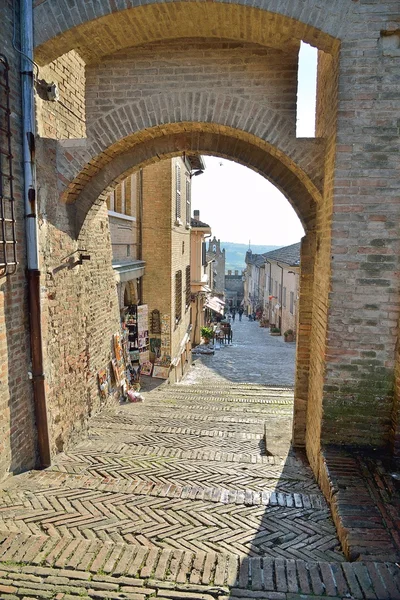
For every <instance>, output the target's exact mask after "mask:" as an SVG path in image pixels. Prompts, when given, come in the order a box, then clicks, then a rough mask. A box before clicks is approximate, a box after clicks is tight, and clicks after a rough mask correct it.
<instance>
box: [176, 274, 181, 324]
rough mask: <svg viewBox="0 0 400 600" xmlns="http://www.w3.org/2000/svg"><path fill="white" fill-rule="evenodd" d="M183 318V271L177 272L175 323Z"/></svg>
mask: <svg viewBox="0 0 400 600" xmlns="http://www.w3.org/2000/svg"><path fill="white" fill-rule="evenodd" d="M181 318H182V271H177V272H176V274H175V325H178V323H179V321H180V320H181Z"/></svg>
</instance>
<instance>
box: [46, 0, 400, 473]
mask: <svg viewBox="0 0 400 600" xmlns="http://www.w3.org/2000/svg"><path fill="white" fill-rule="evenodd" d="M128 4H131V3H128V2H127V3H120V7H121V10H115V11H113V10H112V8H111V6H110V5H109V3H108V2H106V1H105V0H104V2H99V3H97V4H96V9H95V11H94V12H91V13H90V14H89V13H88V12H87V11H86V9H85V8H84V7H80V8H79V9H78V10H76V11H75V12H74V10H73V9H70V8H69V7H67V6H65V7H63V9H62V10H56V7H57V6H58V5H57V2H56V1H55V0H49V1H48V2H46V3H44V4H38V6H37V7H36V9H35V12H36V14H35V19H36V23H37V27H36V44H37V60H38V61H39V63H40V64H42V65H48V66H47V67H46V69H49V71H50V72H51V73H53V72H54V73H56V72H57V68H55V67H54V69H53V67H52V66H51V64H50V63H51V61H55V62H57V61H61V63H62V61H63V55H65V53H71V52H72V53H75V54H73V55H72V56H69V57H68V60H69V61H70V62H71V63H72V62H73V61H77V62H78V63H79V65H80V68H81V71H82V73H83V72H84V64H85V63H86V72H87V76H88V80H87V85H86V102H85V101H83V100H82V97H81V96H80V103H79V102H78V105H79V111H80V112H79V118H80V119H81V121H82V122H83V121H84V124H85V128H83V127H81V129H80V130H79V131H81V133H79V131H77V129H78V128H76V127H75V128H73V127H72V126H70V124H69V123H68V120H67V119H65V127H64V129H62V128H60V131H56V132H55V133H54V136H53V137H55V138H56V139H59V140H61V141H60V142H58V144H57V150H56V154H57V165H58V167H59V181H58V182H57V184H58V190H59V193H60V195H63V198H64V199H66V200H67V201H68V202H69V205H68V206H69V209H68V210H69V218H70V221H69V223H71V222H72V223H73V224H74V226H73V231H70V232H69V233H70V235H71V236H72V238H74V239H76V230H75V224H76V223H77V222H78V229H80V232H81V234H84V237H85V236H87V235H89V232H88V230H87V228H86V224H88V223H89V222H90V217H91V216H92V217H93V218H94V219H95V218H96V214H97V213H96V210H97V207H98V210H100V211H101V206H100V204H101V202H99V203H98V205H96V202H97V198H99V197H101V192H102V190H104V189H105V188H107V186H108V185H112V183H113V182H115V181H117V180H118V177H121V176H122V175H123V174H124V173H125V172H128V171H129V169H131V168H132V165H135V164H136V165H139V164H146V163H147V162H151V161H152V160H154V158H155V157H156V158H158V157H157V151H160V152H161V154H160V156H173V155H175V154H177V153H178V152H181V151H182V150H185V149H186V148H187V149H190V150H192V151H199V152H200V151H207V148H208V151H209V152H216V153H217V154H218V155H221V156H231V157H234V158H235V160H238V161H239V162H241V163H242V164H246V165H247V166H252V167H253V168H255V169H256V170H258V172H260V173H263V174H264V175H265V176H267V177H269V178H270V179H271V180H272V181H274V182H276V183H277V184H278V186H279V187H280V188H281V189H282V190H285V193H286V195H287V197H290V198H291V200H292V202H293V205H294V206H296V207H297V211H298V214H299V215H300V216H301V217H302V220H303V222H306V224H307V230H308V231H309V235H308V238H307V240H306V241H305V243H304V244H303V251H302V252H303V253H302V256H303V264H306V257H307V269H306V270H305V272H304V273H303V275H302V278H303V287H302V289H303V291H304V290H306V296H307V298H308V299H310V298H312V310H310V306H309V304H310V303H309V302H307V301H306V297H305V296H304V303H303V308H304V310H303V318H304V328H303V335H304V337H305V338H307V339H308V340H309V344H308V346H307V347H306V346H304V348H306V350H305V352H304V353H302V355H301V357H300V360H301V364H302V365H303V368H304V371H303V375H304V377H303V378H302V380H303V383H304V382H305V381H307V382H308V381H309V384H308V383H307V389H306V387H304V388H303V390H304V392H303V397H302V398H301V402H302V403H303V408H304V410H303V417H304V414H305V413H306V412H307V427H306V423H305V419H304V418H303V422H302V424H301V426H299V431H300V430H301V431H302V433H301V434H299V440H300V439H303V440H304V431H305V429H307V434H306V442H307V448H308V452H309V456H310V459H311V463H312V464H313V466H314V468H315V469H318V450H319V444H320V440H322V442H327V443H331V442H337V443H349V442H350V443H355V444H365V443H367V444H374V445H377V446H382V445H384V444H386V443H387V442H388V440H389V437H390V435H392V439H394V436H395V432H396V430H397V416H396V411H395V410H393V389H394V365H395V344H396V339H397V330H395V325H394V323H395V322H396V323H397V317H398V309H397V308H396V309H395V310H394V309H393V310H392V308H390V310H389V308H388V310H386V311H385V310H383V308H381V307H382V306H383V307H385V306H386V307H392V306H393V305H392V302H393V295H395V296H396V298H397V297H398V293H399V286H398V281H397V275H396V273H397V272H398V263H399V259H398V258H393V259H392V260H388V257H390V256H391V257H398V255H399V253H398V252H397V245H396V244H397V237H396V232H395V230H394V227H393V223H396V222H398V220H399V217H400V215H399V207H398V206H397V205H396V204H395V203H393V202H392V201H391V198H392V196H393V194H394V191H395V190H397V189H398V186H397V183H396V177H395V167H394V166H393V165H392V164H391V163H390V160H388V159H387V157H388V155H389V154H390V148H392V149H393V150H395V149H396V144H397V133H396V134H394V133H393V132H394V129H395V128H396V116H395V115H396V112H397V111H396V109H395V107H394V106H393V110H392V109H390V110H388V109H387V106H388V104H387V103H388V102H392V101H393V98H392V97H391V85H392V84H391V82H392V81H393V74H394V73H393V69H394V67H393V63H392V62H390V61H391V59H390V52H391V51H390V47H391V46H390V44H389V45H388V44H386V43H385V42H384V40H386V38H388V37H390V36H391V35H392V34H393V31H392V29H393V25H392V23H393V14H390V10H389V9H387V7H378V8H377V9H376V10H375V8H376V7H375V8H374V7H371V8H369V7H368V6H364V5H363V6H362V7H361V6H360V5H359V4H357V3H349V2H341V3H331V2H328V1H323V3H322V5H321V2H318V3H316V2H314V1H313V0H307V1H306V2H302V3H287V2H286V1H277V2H276V3H274V10H269V11H266V10H265V9H264V7H262V6H260V7H254V8H250V7H248V6H246V5H245V4H244V3H241V2H238V3H236V4H229V5H228V4H225V3H216V2H209V3H206V4H202V3H201V4H200V3H192V2H188V3H180V2H170V3H164V4H158V3H149V4H146V5H142V6H134V7H132V6H130V7H128ZM96 10H97V12H96ZM71 11H72V12H71ZM392 12H393V11H392ZM228 24H229V27H228ZM355 32H356V33H355ZM382 32H383V33H382ZM396 35H397V34H396ZM193 40H195V41H196V40H197V46H196V47H194V41H193ZM300 40H304V41H308V42H310V43H312V44H314V45H316V46H318V48H319V49H320V61H319V75H318V86H319V93H318V101H317V138H323V139H324V142H321V141H320V139H317V140H311V141H310V140H309V141H303V140H296V139H295V120H296V116H295V108H294V104H295V85H294V81H295V79H296V74H295V65H296V60H295V57H296V55H297V50H298V46H299V43H300ZM190 43H192V46H193V47H192V56H194V55H195V56H196V57H197V59H198V61H200V63H201V64H200V67H201V68H202V69H203V70H202V71H201V76H198V77H199V78H198V79H196V78H195V77H194V78H193V77H192V78H191V77H190V72H189V77H188V75H187V74H188V71H187V70H186V79H185V69H187V60H188V54H189V46H190ZM201 44H202V45H203V47H202V48H200V46H201ZM218 44H219V46H218ZM179 45H180V48H178V49H177V46H179ZM167 46H168V47H169V49H171V48H173V51H174V53H175V54H174V57H173V58H171V61H175V63H176V64H175V66H173V67H172V74H173V75H176V76H177V77H175V79H174V78H173V80H172V81H171V79H170V80H168V76H169V73H168V72H167V70H168V68H171V65H167V67H166V65H165V62H164V64H163V62H162V60H161V58H160V56H162V59H163V60H164V61H165V57H166V56H167V55H166V54H165V52H162V51H161V49H163V50H165V49H166V48H167ZM225 46H229V51H230V52H231V56H230V57H228V60H226V63H225V65H227V66H228V69H225V71H227V73H228V75H229V76H228V78H227V79H226V78H225V79H223V78H221V76H220V75H221V70H220V71H219V72H218V74H217V75H219V77H216V76H215V77H214V79H213V78H212V75H213V73H210V69H208V64H209V63H207V61H206V60H203V62H201V60H200V58H199V57H201V56H203V57H204V56H206V48H207V47H208V48H211V47H212V48H213V49H214V51H215V50H216V49H217V50H218V51H217V52H215V57H214V60H215V61H216V62H217V60H220V59H221V55H222V51H223V50H225V48H224V47H225ZM339 47H340V48H341V52H340V55H339V54H338V50H339ZM178 51H179V52H180V54H179V56H178V53H179V52H178ZM235 52H238V53H239V54H240V53H241V54H240V56H239V62H238V60H237V57H236V61H235V57H234V56H233V54H234V53H235ZM110 53H111V54H110ZM263 53H264V54H263ZM261 54H262V55H263V58H262V60H264V63H263V65H264V67H265V68H264V69H261V71H262V72H263V73H264V74H266V73H267V72H268V69H267V65H273V68H272V67H271V74H272V73H273V76H271V77H270V78H268V77H267V76H266V78H264V79H263V80H262V79H257V81H256V80H255V78H254V76H253V73H254V72H258V71H257V68H258V67H255V65H256V63H257V58H256V57H257V56H260V55H261ZM65 56H66V55H65ZM143 56H145V57H146V61H143V63H140V60H141V59H143ZM170 56H172V55H170ZM218 56H219V58H218ZM77 57H78V58H77ZM167 58H168V56H167ZM185 60H186V63H185ZM124 61H126V64H125V67H126V68H127V69H128V70H127V71H126V72H128V73H130V72H132V70H134V71H135V73H134V78H133V80H132V81H131V82H130V83H129V86H128V87H129V92H128V93H127V94H126V95H127V96H129V101H127V100H126V98H125V100H121V96H120V95H119V94H118V92H119V91H121V90H119V89H118V86H122V87H123V88H124V89H125V91H126V86H127V80H126V75H124V76H122V79H121V80H120V81H118V73H121V69H122V70H123V67H124V65H123V63H124ZM129 61H130V62H129ZM240 61H241V62H240ZM66 62H67V59H66ZM239 63H240V65H241V66H242V71H240V69H239V71H240V73H239V72H238V70H237V65H238V64H239ZM57 64H58V66H59V63H57ZM193 64H197V63H193ZM132 65H133V66H132ZM234 65H236V66H235V67H234ZM248 65H250V67H249V68H248ZM253 67H255V68H254V70H253V71H252V68H253ZM52 69H53V70H52ZM113 69H115V71H113ZM152 69H153V70H154V73H153V79H151V78H150V75H151V71H152ZM174 69H176V71H174ZM281 69H283V71H282V70H281ZM67 72H68V69H67ZM366 72H368V73H369V76H368V81H367V80H366V78H365V76H364V74H365V73H366ZM371 72H373V73H375V75H376V77H379V78H380V82H381V83H380V87H379V93H378V88H376V90H375V88H374V90H375V91H374V92H371V87H370V86H371V81H370V78H371ZM282 73H284V74H285V76H287V77H288V79H287V82H288V85H287V86H286V88H287V90H286V91H285V89H284V88H283V86H281V87H279V83H280V82H282V81H285V79H284V77H283V76H282ZM108 75H110V78H109V79H108V80H107V76H108ZM160 75H162V76H160ZM164 76H165V77H164ZM275 76H276V77H275ZM82 77H83V79H82V81H84V76H82ZM135 78H136V81H134V79H135ZM196 82H197V83H196ZM238 82H239V83H238ZM267 82H268V85H266V83H267ZM78 84H79V85H81V84H82V82H78V83H77V85H78ZM82 85H83V84H82ZM102 86H103V87H102ZM104 86H111V87H112V90H111V87H110V89H109V90H108V92H107V90H106V89H105V88H104ZM259 86H261V91H262V93H261V94H260V88H259ZM262 86H264V87H262ZM171 88H175V89H171ZM199 88H201V89H200V90H199ZM257 88H258V89H257ZM176 89H182V92H176ZM337 89H339V96H338V111H337V110H336V109H337V105H336V91H337ZM227 90H228V91H227ZM271 90H272V91H273V92H274V93H270V92H271ZM375 92H376V93H375ZM79 93H80V92H79ZM107 93H109V94H110V96H109V97H110V98H111V100H110V101H107ZM286 93H287V96H285V94H286ZM371 93H372V94H373V96H374V97H373V99H372V100H373V107H374V110H373V111H372V109H371V106H372V104H371V102H372V100H371V97H370V96H369V94H371ZM78 95H79V94H78ZM260 98H261V99H260ZM277 98H282V99H286V100H287V103H285V102H282V106H280V107H278V108H276V107H274V103H275V102H276V99H277ZM110 102H111V104H114V105H115V106H110ZM391 106H392V105H391ZM71 110H72V109H71ZM74 110H75V112H76V110H77V109H76V108H74ZM253 111H254V112H253ZM55 112H57V111H55ZM249 115H250V116H251V115H253V122H251V121H250V120H249ZM61 117H62V115H61V110H60V120H61ZM56 118H59V115H58V114H56ZM174 127H175V128H176V129H175V130H174ZM185 128H186V129H185ZM382 128H383V129H382ZM393 128H394V129H393ZM83 129H85V131H83ZM233 131H236V132H237V133H236V135H233V134H232V132H233ZM396 131H397V129H396ZM239 132H240V134H239ZM52 135H53V134H52ZM79 135H86V136H87V138H86V139H85V140H84V141H83V140H81V141H78V140H72V141H70V138H74V137H75V138H77V137H79ZM174 136H175V138H174ZM219 136H220V139H224V140H225V141H224V144H223V145H224V147H225V148H224V149H221V148H220V149H219V152H218V145H217V143H216V142H215V139H216V138H217V137H219ZM68 138H69V139H68ZM173 139H174V141H173ZM229 140H230V141H229ZM168 144H169V145H168ZM174 144H175V145H174ZM216 147H217V150H216ZM160 148H161V150H160ZM249 148H252V150H251V152H250V150H249ZM157 149H159V150H157ZM380 153H381V154H380ZM250 155H252V157H251V156H250ZM380 156H382V157H383V159H382V160H383V162H381V161H380V159H379V157H380ZM256 157H258V158H256ZM385 157H386V158H385ZM375 158H376V159H377V162H376V160H375ZM378 159H379V160H378ZM253 162H254V164H253ZM388 178H389V180H390V185H388V186H386V185H385V183H386V181H388ZM290 181H292V185H291V184H290ZM371 190H372V191H371ZM376 194H377V196H378V198H377V197H376ZM307 198H311V200H310V203H309V204H308V209H309V210H308V212H307V210H306V206H307V202H308V200H307ZM313 205H315V206H314V208H315V213H314V217H315V218H314V221H313V223H312V220H311V215H312V213H313V210H314V209H312V208H311V207H313ZM382 206H385V211H383V210H382ZM387 212H388V214H386V213H387ZM86 215H88V216H89V220H88V219H87V218H86ZM83 223H85V226H84V227H83V228H82V224H83ZM378 224H379V225H378ZM80 239H82V235H80ZM382 249H383V250H382ZM396 269H397V270H396ZM314 272H315V273H318V277H314ZM377 290H378V296H379V304H377V303H375V302H374V301H373V299H374V298H376V295H377ZM374 307H375V308H374ZM355 311H356V315H355ZM371 311H373V312H372V313H371ZM354 320H355V322H354ZM371 353H372V354H371ZM371 373H372V375H371ZM308 374H310V378H309V379H308ZM306 403H308V406H309V407H311V410H306V408H305V407H306ZM371 410H372V415H371ZM391 418H392V421H391ZM372 422H373V423H374V427H371V423H372ZM391 432H392V433H391Z"/></svg>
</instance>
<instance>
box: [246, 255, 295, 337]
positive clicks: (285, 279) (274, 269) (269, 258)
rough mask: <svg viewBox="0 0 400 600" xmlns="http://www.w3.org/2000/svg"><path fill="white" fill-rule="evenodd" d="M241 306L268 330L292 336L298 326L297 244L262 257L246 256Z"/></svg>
mask: <svg viewBox="0 0 400 600" xmlns="http://www.w3.org/2000/svg"><path fill="white" fill-rule="evenodd" d="M245 260H246V270H245V272H244V276H245V305H246V307H247V311H248V313H256V314H257V315H258V316H259V318H260V319H261V318H262V319H263V322H265V323H268V324H269V326H270V327H275V328H277V329H279V331H280V332H281V334H283V333H284V332H285V331H287V330H293V332H294V333H295V332H296V330H297V323H298V310H297V307H298V300H299V286H300V243H298V244H291V245H290V246H285V247H284V248H279V249H277V250H272V251H271V252H266V253H264V254H254V253H252V252H251V250H248V251H247V253H246V259H245Z"/></svg>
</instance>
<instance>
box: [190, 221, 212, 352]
mask: <svg viewBox="0 0 400 600" xmlns="http://www.w3.org/2000/svg"><path fill="white" fill-rule="evenodd" d="M191 228H192V229H191V232H190V290H191V315H192V316H191V322H192V334H191V339H192V343H193V345H197V344H200V341H201V328H202V327H204V326H205V324H206V314H205V310H206V306H207V302H208V300H209V299H210V297H211V286H212V279H211V278H212V271H213V266H212V264H213V263H212V260H210V261H208V260H207V242H206V239H207V238H209V237H210V236H211V227H210V226H209V225H208V223H204V222H203V221H201V220H200V211H198V210H195V211H194V216H193V218H192V219H191Z"/></svg>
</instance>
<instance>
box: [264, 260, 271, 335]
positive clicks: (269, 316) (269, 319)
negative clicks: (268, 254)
mask: <svg viewBox="0 0 400 600" xmlns="http://www.w3.org/2000/svg"><path fill="white" fill-rule="evenodd" d="M265 262H267V263H268V264H269V285H268V321H269V323H270V324H271V300H270V298H269V297H270V295H271V293H272V279H271V274H272V263H270V262H269V260H268V259H267V258H266V259H265Z"/></svg>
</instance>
